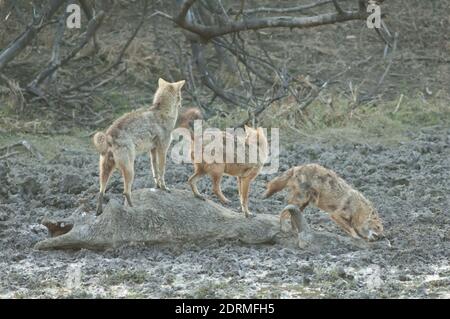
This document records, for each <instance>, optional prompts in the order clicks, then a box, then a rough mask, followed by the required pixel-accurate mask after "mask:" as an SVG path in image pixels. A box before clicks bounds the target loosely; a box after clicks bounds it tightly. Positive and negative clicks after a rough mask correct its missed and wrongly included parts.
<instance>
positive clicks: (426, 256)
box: [0, 126, 450, 298]
mask: <svg viewBox="0 0 450 319" xmlns="http://www.w3.org/2000/svg"><path fill="white" fill-rule="evenodd" d="M47 140H48V141H47V143H52V144H53V145H52V146H53V147H54V148H55V149H56V150H57V152H55V154H57V155H54V156H52V157H46V159H45V160H42V161H39V162H36V160H35V159H33V158H32V157H31V155H30V154H27V153H24V154H22V155H20V156H19V157H13V158H14V160H13V158H10V160H8V161H2V162H0V179H1V180H2V184H0V203H1V204H0V298H8V297H15V298H21V297H31V298H42V297H58V298H61V297H63V298H64V297H77V298H83V297H114V298H117V297H119V298H120V297H124V298H155V297H161V298H170V297H175V298H187V297H193V298H201V297H231V298H238V297H248V298H260V297H274V298H278V297H281V298H311V297H312V298H317V297H319V298H321V297H327V298H329V297H331V298H337V297H339V298H341V297H342V298H393V297H394V298H395V297H399V298H450V288H449V287H450V265H449V255H450V249H449V248H450V210H449V207H450V197H449V193H450V127H449V126H434V127H428V128H421V129H416V130H414V131H411V132H407V133H405V135H404V141H403V142H399V143H390V144H380V143H379V142H375V141H374V142H365V143H360V142H349V141H342V142H339V143H335V142H333V143H331V142H317V140H316V141H307V140H303V141H302V142H301V143H297V144H294V145H290V146H286V145H287V144H282V152H281V155H280V162H281V167H280V170H285V169H287V168H288V167H291V166H294V165H299V164H302V163H309V162H317V163H320V164H322V165H324V166H327V167H329V168H332V169H333V170H335V171H336V172H338V173H339V174H340V175H341V176H342V177H344V178H345V179H346V180H347V181H348V182H350V183H351V184H352V185H354V186H355V187H356V188H358V189H359V190H360V191H362V192H363V193H364V194H365V195H366V196H367V197H368V198H370V199H371V200H372V201H373V202H374V204H375V206H376V207H377V208H378V209H379V212H380V215H381V217H382V218H383V220H384V225H385V229H386V235H387V237H388V238H389V239H390V240H391V243H392V248H391V249H387V248H370V249H356V248H349V247H340V246H339V245H337V246H336V245H334V246H330V247H332V248H327V247H324V249H322V250H321V251H315V252H311V251H305V250H301V249H293V248H285V247H282V246H277V245H274V246H269V245H267V246H249V245H242V244H239V243H236V242H218V243H214V244H210V245H193V244H183V245H176V246H170V247H161V246H151V247H146V246H143V245H139V244H135V245H129V246H126V247H121V248H117V249H111V250H107V251H103V252H95V251H89V250H81V251H36V250H34V249H33V245H34V244H35V243H36V242H37V241H39V240H42V239H44V238H45V237H46V236H47V232H46V229H45V228H44V227H43V226H41V225H40V224H39V221H40V220H41V219H42V218H43V217H44V215H45V214H49V215H50V216H60V217H63V216H68V215H70V214H71V213H72V212H73V211H74V210H75V209H77V208H80V209H81V210H84V211H87V212H89V213H94V206H95V198H96V193H97V191H98V188H97V187H98V172H97V161H98V159H97V155H96V154H95V152H94V151H93V149H92V148H91V147H90V146H88V142H89V141H88V138H85V143H84V144H83V143H80V144H74V143H72V142H68V141H64V140H61V139H58V140H56V139H55V140H52V138H50V137H49V138H47ZM283 146H284V147H283ZM37 147H39V145H37ZM136 164H137V165H136V170H137V174H136V175H137V176H136V180H135V183H134V189H138V188H144V187H153V181H152V178H151V172H150V168H149V160H148V158H147V157H146V156H142V157H139V158H138V160H137V163H136ZM191 172H192V167H191V166H190V165H176V164H174V163H172V162H170V161H169V166H168V170H167V174H166V180H167V182H168V184H169V185H170V186H171V187H173V188H179V189H188V186H187V184H186V180H187V178H188V177H189V175H190V174H191ZM272 177H273V176H259V177H258V178H257V180H256V182H255V183H254V187H253V189H252V192H251V197H250V209H251V210H252V211H253V212H254V213H256V214H258V213H270V214H278V213H279V211H280V210H281V208H282V207H284V205H285V200H284V197H285V193H280V194H277V195H275V196H273V197H272V198H270V199H266V200H263V199H261V195H262V194H263V191H264V189H265V183H266V182H267V180H269V179H270V178H272ZM209 185H210V184H209V180H208V179H207V178H204V179H203V180H202V181H201V182H200V183H199V186H200V191H201V192H203V193H206V194H207V195H208V197H209V198H212V199H214V200H216V198H215V197H214V196H213V195H212V194H211V192H210V190H209ZM222 185H223V191H224V193H225V195H226V196H227V197H228V198H230V199H231V200H232V203H231V204H230V207H231V208H232V209H234V210H235V211H236V213H238V206H239V202H238V195H237V191H236V187H235V180H234V178H227V177H226V178H225V179H224V180H223V182H222ZM107 193H108V194H109V198H112V197H116V198H121V193H122V183H121V179H120V177H119V175H118V174H117V173H116V175H115V176H114V178H113V179H112V180H111V182H110V187H109V189H108V191H107ZM306 218H307V220H308V221H309V223H310V224H311V227H312V228H313V229H315V230H326V231H329V232H336V233H338V234H341V235H344V233H343V232H342V231H341V230H340V229H338V228H337V227H336V226H335V224H333V223H332V222H331V221H330V219H329V218H328V217H327V214H325V213H323V212H320V211H319V210H317V209H314V208H307V210H306Z"/></svg>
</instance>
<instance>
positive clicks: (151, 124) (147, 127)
mask: <svg viewBox="0 0 450 319" xmlns="http://www.w3.org/2000/svg"><path fill="white" fill-rule="evenodd" d="M184 83H185V81H184V80H183V81H179V82H175V83H169V82H166V81H165V80H163V79H159V81H158V89H157V91H156V92H155V96H154V98H153V105H152V107H151V108H142V109H139V110H136V111H133V112H130V113H126V114H124V115H123V116H121V117H120V118H118V119H117V120H116V121H114V123H113V124H112V125H111V126H110V127H109V128H108V129H107V130H106V132H105V133H103V132H98V133H96V134H95V135H94V138H93V141H94V145H95V147H96V149H97V151H98V152H99V153H100V163H99V167H100V193H99V196H98V202H97V215H100V214H101V213H102V206H103V196H104V194H105V189H106V184H107V183H108V180H109V177H110V176H111V173H112V172H113V171H114V169H116V168H117V169H119V171H120V173H121V174H122V177H123V184H124V186H123V188H124V189H123V190H124V195H125V198H126V201H127V203H128V205H130V206H132V201H131V186H132V184H133V179H134V160H135V158H136V155H139V154H142V153H144V152H149V155H150V162H151V167H152V172H153V178H154V180H155V184H156V187H158V188H160V189H163V190H166V189H167V188H166V184H165V181H164V173H165V168H166V154H167V149H168V148H169V144H170V140H171V138H170V134H171V132H172V130H173V129H174V127H175V123H176V121H177V117H178V108H180V106H181V88H182V87H183V85H184Z"/></svg>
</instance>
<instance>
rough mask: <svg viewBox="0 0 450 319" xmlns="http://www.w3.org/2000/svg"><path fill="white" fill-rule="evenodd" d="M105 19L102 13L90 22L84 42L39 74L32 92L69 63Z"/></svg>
mask: <svg viewBox="0 0 450 319" xmlns="http://www.w3.org/2000/svg"><path fill="white" fill-rule="evenodd" d="M104 17H105V13H104V12H103V11H101V12H99V13H98V14H97V15H96V16H95V17H93V18H92V19H91V21H89V24H88V26H87V30H86V34H85V36H84V38H83V39H82V41H81V42H80V43H79V44H78V45H77V46H76V47H75V48H74V49H73V50H72V51H71V52H70V53H69V54H68V55H67V56H66V57H64V59H62V60H61V61H52V63H51V64H50V65H49V66H48V67H47V68H46V69H45V70H43V71H42V72H41V73H39V75H38V76H37V77H36V78H35V79H34V80H33V81H32V82H31V83H30V84H29V85H28V87H29V88H30V89H31V90H30V91H31V92H35V90H34V89H36V88H37V87H38V86H39V84H40V83H42V81H43V80H45V79H46V78H47V77H49V76H51V75H52V74H53V72H55V71H56V70H57V69H58V68H60V67H61V66H63V65H65V64H66V63H68V62H69V61H70V60H71V59H72V58H73V57H74V56H75V55H76V54H77V53H78V52H79V51H80V50H81V49H82V48H83V47H84V46H85V45H86V44H87V43H88V42H89V40H90V39H91V37H92V36H93V35H94V33H95V31H96V30H97V29H98V28H99V27H100V25H101V23H102V21H103V18H104Z"/></svg>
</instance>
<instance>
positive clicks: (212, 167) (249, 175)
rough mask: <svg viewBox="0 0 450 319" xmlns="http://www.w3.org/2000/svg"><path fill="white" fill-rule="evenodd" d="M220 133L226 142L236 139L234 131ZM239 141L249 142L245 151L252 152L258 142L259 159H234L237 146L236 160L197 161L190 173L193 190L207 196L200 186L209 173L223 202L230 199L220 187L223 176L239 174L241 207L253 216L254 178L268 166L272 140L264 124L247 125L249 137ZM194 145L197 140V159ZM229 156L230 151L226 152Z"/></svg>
mask: <svg viewBox="0 0 450 319" xmlns="http://www.w3.org/2000/svg"><path fill="white" fill-rule="evenodd" d="M220 137H221V138H222V141H223V144H222V145H224V146H225V145H226V144H227V143H234V138H235V136H234V135H232V134H228V133H226V132H220ZM236 138H237V143H238V144H239V143H241V144H242V145H245V146H246V150H245V152H246V153H247V154H245V155H249V154H248V150H247V147H248V146H249V145H250V144H254V143H256V146H257V147H258V159H257V161H256V162H254V163H251V162H250V161H249V160H246V161H245V162H243V163H239V162H235V161H234V159H235V157H236V155H237V154H236V153H237V152H238V151H237V150H234V154H232V155H233V156H232V157H233V162H232V163H227V162H226V161H225V162H220V163H218V162H212V163H208V162H206V161H205V160H203V161H201V162H199V163H196V162H195V161H194V174H193V175H192V176H191V177H189V180H188V183H189V185H190V186H191V189H192V192H193V193H194V196H195V197H197V198H200V199H204V197H203V196H202V195H201V194H200V192H199V191H198V188H197V181H198V179H199V178H200V177H202V176H203V175H205V174H207V175H209V176H210V177H211V180H212V184H213V185H212V186H213V192H214V194H216V196H217V197H218V198H219V199H220V201H221V202H222V203H223V204H226V203H228V202H229V200H228V199H227V198H226V197H225V195H224V194H223V193H222V190H221V187H220V181H221V180H222V176H223V175H229V176H236V177H237V184H238V185H237V186H238V192H239V200H240V203H241V209H242V211H243V212H244V214H245V217H250V211H249V210H248V195H249V192H250V184H251V182H252V181H253V180H254V179H255V178H256V177H257V176H258V175H259V173H260V172H261V169H262V168H263V166H264V163H265V161H266V160H267V157H268V143H267V138H266V135H265V134H264V130H263V129H262V128H261V127H258V128H256V129H254V128H251V127H248V126H245V137H240V136H236ZM207 144H208V143H203V144H202V145H201V149H202V152H203V150H204V148H205V147H206V146H207ZM194 148H195V143H193V144H192V150H191V157H192V159H193V160H194ZM224 155H225V157H227V156H226V154H224Z"/></svg>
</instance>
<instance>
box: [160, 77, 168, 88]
mask: <svg viewBox="0 0 450 319" xmlns="http://www.w3.org/2000/svg"><path fill="white" fill-rule="evenodd" d="M167 84H169V82H167V81H166V80H164V79H163V78H159V80H158V86H159V87H162V86H165V85H167Z"/></svg>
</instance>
